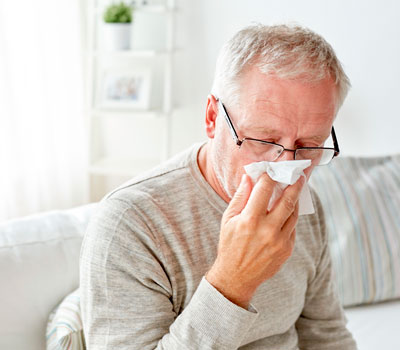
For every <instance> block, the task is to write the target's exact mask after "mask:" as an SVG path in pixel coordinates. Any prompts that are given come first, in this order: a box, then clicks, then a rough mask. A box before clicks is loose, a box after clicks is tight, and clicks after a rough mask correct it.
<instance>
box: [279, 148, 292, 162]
mask: <svg viewBox="0 0 400 350" xmlns="http://www.w3.org/2000/svg"><path fill="white" fill-rule="evenodd" d="M283 160H294V151H292V150H284V151H283V152H282V153H281V155H280V156H279V158H278V159H277V160H276V162H281V161H283Z"/></svg>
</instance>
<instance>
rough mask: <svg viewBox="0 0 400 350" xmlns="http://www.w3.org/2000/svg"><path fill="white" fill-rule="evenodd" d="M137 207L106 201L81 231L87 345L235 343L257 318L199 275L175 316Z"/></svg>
mask: <svg viewBox="0 0 400 350" xmlns="http://www.w3.org/2000/svg"><path fill="white" fill-rule="evenodd" d="M135 215H136V214H135V211H134V210H132V209H131V208H129V207H127V206H126V205H125V204H123V203H120V202H119V200H111V199H109V200H107V201H103V202H102V203H100V205H99V209H98V211H97V213H96V214H95V216H94V217H93V218H92V219H91V221H90V223H89V226H88V229H87V231H86V233H85V237H84V241H83V244H82V249H81V255H80V292H81V310H82V321H83V328H84V335H85V341H86V348H87V349H88V350H94V349H96V350H102V349H104V350H112V349H130V350H134V349H140V350H146V349H171V350H172V349H188V350H190V349H193V350H195V349H202V350H206V349H229V350H231V349H237V348H238V347H239V346H240V344H241V341H242V340H243V338H244V337H245V335H246V333H247V332H248V330H249V329H250V327H251V326H252V325H253V323H254V322H255V320H256V319H257V317H258V312H257V310H255V309H254V307H253V306H252V305H250V306H249V308H248V309H247V310H246V309H243V308H241V307H239V306H237V305H236V304H234V303H232V302H230V301H229V300H228V299H226V298H225V297H224V296H223V295H222V294H221V293H219V292H218V291H217V290H216V289H215V288H214V287H213V286H212V285H211V284H210V283H208V281H207V280H206V279H205V278H204V276H203V278H202V279H201V281H200V283H199V285H198V287H197V290H196V291H195V293H194V294H193V296H192V298H191V300H190V302H189V304H188V305H187V306H186V308H185V309H184V310H183V312H181V313H180V314H179V315H178V314H177V313H176V311H175V310H174V305H173V302H172V299H173V298H172V287H171V283H170V279H169V276H168V275H167V273H166V271H165V268H164V261H163V257H162V254H161V253H160V247H159V246H158V243H157V240H156V239H155V238H154V236H153V235H152V233H151V232H150V231H149V229H148V227H147V226H146V224H145V223H143V222H142V220H139V219H137V220H136V219H135Z"/></svg>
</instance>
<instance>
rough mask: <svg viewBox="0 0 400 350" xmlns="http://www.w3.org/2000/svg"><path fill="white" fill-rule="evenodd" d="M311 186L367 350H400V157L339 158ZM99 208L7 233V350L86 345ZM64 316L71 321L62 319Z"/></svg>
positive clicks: (0, 263)
mask: <svg viewBox="0 0 400 350" xmlns="http://www.w3.org/2000/svg"><path fill="white" fill-rule="evenodd" d="M310 186H311V187H313V188H314V189H315V191H316V192H317V193H318V195H319V197H320V199H321V201H322V205H323V207H324V211H325V216H326V224H327V229H328V232H329V240H330V250H331V255H332V261H333V266H334V270H335V274H336V280H337V287H338V292H339V296H340V298H341V301H342V304H343V305H344V307H345V313H346V317H347V319H348V328H349V329H350V330H351V331H352V333H353V335H354V337H355V339H356V341H357V344H358V347H359V349H360V350H372V349H373V350H376V349H384V350H399V349H400V155H394V156H385V157H374V158H360V157H339V158H337V159H335V160H334V161H333V162H332V163H331V164H330V165H328V166H324V167H319V168H317V169H316V170H315V171H314V173H313V175H312V178H311V179H310ZM96 206H97V203H90V204H86V205H83V206H79V207H76V208H72V209H68V210H53V211H49V212H44V213H39V214H35V215H30V216H27V217H23V218H17V219H13V220H9V221H5V222H2V223H0V272H1V277H2V278H1V280H2V287H1V288H0V310H1V311H0V349H1V350H22V349H24V350H43V349H45V348H46V345H47V346H49V341H50V340H49V339H52V341H53V345H52V346H53V348H57V347H54V344H55V343H54V342H56V341H57V342H60V343H59V344H62V346H61V347H59V348H72V345H71V344H77V343H76V342H79V341H82V332H81V321H80V315H79V285H78V284H79V254H80V246H81V242H82V237H83V235H84V233H85V229H86V226H87V224H88V221H89V219H90V216H91V215H92V213H93V212H94V211H95V210H96ZM67 302H68V303H69V304H65V303H67ZM63 305H64V308H63ZM73 305H75V306H73ZM60 311H63V312H64V314H65V312H67V313H69V314H68V317H69V318H68V320H67V321H66V320H62V319H57V317H59V316H60V315H61V314H62V312H60ZM72 313H73V315H72ZM59 314H60V315H59ZM61 316H62V315H61ZM61 316H60V317H61ZM72 317H75V321H76V322H75V323H73V322H72V321H71V318H72ZM56 319H57V321H56V322H55V321H54V320H56ZM54 322H55V323H54ZM53 324H55V326H54V327H55V328H54V329H52V327H53ZM49 326H51V327H50V328H49ZM79 332H81V333H79ZM78 333H79V334H80V336H79V337H77V336H76V335H77V334H78ZM71 334H73V335H74V336H75V338H71V337H72V335H71ZM58 338H62V343H61V340H59V339H58ZM78 339H79V340H78ZM74 342H75V343H74ZM57 346H59V345H57ZM321 350H322V349H321Z"/></svg>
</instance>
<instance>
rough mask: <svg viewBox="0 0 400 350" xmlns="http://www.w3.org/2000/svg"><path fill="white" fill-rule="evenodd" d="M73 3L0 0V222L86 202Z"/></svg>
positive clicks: (78, 36) (77, 7)
mask: <svg viewBox="0 0 400 350" xmlns="http://www.w3.org/2000/svg"><path fill="white" fill-rule="evenodd" d="M81 7H82V3H81V1H80V0H68V1H65V0H63V1H61V0H38V1H30V0H18V1H14V0H0V220H6V219H10V218H15V217H19V216H23V215H27V214H32V213H37V212H41V211H45V210H52V209H65V208H69V207H73V206H76V205H80V204H84V203H85V202H86V201H87V192H88V191H87V186H88V181H87V174H86V161H87V142H86V131H85V118H84V98H83V97H84V94H83V93H84V87H83V86H84V84H83V82H84V79H83V50H82V47H83V45H82V44H83V43H82V37H83V35H82V33H83V31H82V25H81V19H82V18H81Z"/></svg>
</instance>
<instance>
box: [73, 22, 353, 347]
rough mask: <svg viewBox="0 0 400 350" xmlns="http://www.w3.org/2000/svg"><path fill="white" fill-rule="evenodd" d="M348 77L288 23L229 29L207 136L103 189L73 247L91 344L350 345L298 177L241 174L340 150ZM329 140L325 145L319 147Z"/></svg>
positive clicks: (317, 40)
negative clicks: (279, 182) (78, 247)
mask: <svg viewBox="0 0 400 350" xmlns="http://www.w3.org/2000/svg"><path fill="white" fill-rule="evenodd" d="M349 85H350V84H349V81H348V79H347V77H346V75H345V73H344V72H343V69H342V67H341V65H340V62H339V61H338V59H337V58H336V56H335V53H334V51H333V50H332V48H331V46H330V45H329V44H328V43H327V42H326V41H325V40H324V39H323V38H321V37H320V36H319V35H317V34H315V33H313V32H312V31H310V30H307V29H304V28H301V27H298V26H285V25H277V26H262V25H256V26H251V27H248V28H245V29H243V30H241V31H240V32H238V33H237V34H236V35H235V36H234V37H233V38H232V39H231V40H230V41H229V42H228V43H227V44H226V45H225V46H224V47H223V49H222V51H221V53H220V56H219V58H218V62H217V67H216V73H215V79H214V84H213V88H212V94H211V95H210V96H209V97H208V100H207V108H206V116H205V128H206V133H207V136H208V142H207V143H204V144H198V145H194V146H192V147H191V148H190V149H188V150H187V151H185V152H183V153H181V154H179V155H177V156H175V157H174V158H172V159H171V160H169V161H168V162H166V163H164V164H162V165H160V166H158V167H157V168H155V169H153V170H151V171H149V172H147V173H145V174H143V175H141V176H138V177H136V178H134V179H133V180H131V181H129V182H128V183H126V184H124V185H123V186H121V187H119V188H118V189H116V190H114V191H112V192H111V193H109V194H108V195H107V196H106V197H105V198H103V200H102V201H101V204H100V206H99V210H98V212H97V213H96V215H95V216H94V217H93V218H92V219H91V222H90V224H89V227H88V230H87V232H86V235H85V238H84V243H83V246H82V251H81V269H80V272H81V307H82V317H83V323H84V333H85V338H86V343H87V348H88V349H89V350H92V349H132V350H133V349H140V350H144V349H185V350H186V349H199V350H200V349H227V350H228V349H238V348H239V349H263V350H267V349H274V350H278V349H282V350H283V349H284V350H289V349H316V350H325V349H338V350H339V349H340V350H346V349H355V348H356V346H355V343H354V340H353V339H352V336H351V334H350V333H349V332H348V330H347V329H346V327H345V318H344V314H343V310H342V308H341V305H340V303H339V300H338V297H337V294H336V290H335V284H334V280H333V276H332V266H331V261H330V256H329V250H328V246H327V234H326V231H325V225H324V216H323V212H322V208H321V205H320V203H319V201H318V198H317V197H316V196H315V194H313V202H314V207H315V213H314V214H311V215H302V216H300V217H299V215H298V210H299V208H298V207H299V205H298V198H299V195H300V191H301V189H302V187H303V185H304V182H305V180H302V179H304V177H300V180H298V181H297V182H296V183H295V184H294V185H292V186H288V187H287V188H286V189H285V190H284V192H283V195H282V197H281V198H280V199H279V201H278V202H277V204H276V205H275V206H274V207H273V208H272V209H270V210H268V202H269V199H270V197H271V194H272V190H273V188H274V186H275V184H276V183H275V182H274V181H273V180H271V178H270V177H269V176H268V175H266V174H263V175H262V176H261V177H260V178H259V179H258V181H257V182H256V183H255V184H253V182H252V181H251V179H250V178H249V177H248V176H247V175H246V174H245V171H244V168H243V167H244V166H245V165H247V164H249V163H253V162H257V161H276V162H279V161H282V160H294V159H295V160H299V159H309V160H311V166H310V167H309V168H307V170H306V171H305V174H306V176H307V177H308V176H309V175H310V173H311V171H312V169H313V168H314V167H315V166H317V165H323V164H326V163H328V162H329V161H330V160H331V159H332V158H333V157H334V156H335V155H337V154H338V151H339V150H338V146H337V142H336V137H335V134H334V129H333V127H332V124H333V121H334V119H335V116H336V114H337V112H338V109H339V107H340V106H341V104H342V102H343V100H344V98H345V96H346V94H347V90H348V88H349ZM331 137H332V138H333V139H334V147H333V148H330V147H324V144H325V141H326V140H330V138H331Z"/></svg>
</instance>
